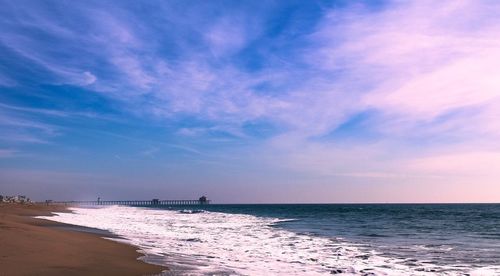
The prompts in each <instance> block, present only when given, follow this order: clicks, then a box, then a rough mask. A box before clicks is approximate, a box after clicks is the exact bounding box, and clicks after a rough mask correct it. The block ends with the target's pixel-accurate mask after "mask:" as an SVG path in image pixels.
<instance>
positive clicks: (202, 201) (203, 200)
mask: <svg viewBox="0 0 500 276" xmlns="http://www.w3.org/2000/svg"><path fill="white" fill-rule="evenodd" d="M198 201H199V202H200V204H206V203H207V197H206V196H202V197H200V198H199V199H198Z"/></svg>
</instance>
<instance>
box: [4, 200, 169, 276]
mask: <svg viewBox="0 0 500 276" xmlns="http://www.w3.org/2000/svg"><path fill="white" fill-rule="evenodd" d="M65 210H66V209H65V208H64V207H63V206H44V205H20V204H0V275H155V274H159V273H161V271H162V270H166V269H167V268H165V267H160V266H155V265H150V264H146V263H144V262H142V261H140V260H137V258H138V257H139V256H140V254H139V253H138V252H137V251H136V248H134V247H132V246H129V245H126V244H122V243H118V242H114V241H110V240H106V239H103V238H102V237H103V236H107V235H110V234H109V233H106V232H102V233H99V232H96V231H93V230H92V229H85V228H79V227H76V226H72V225H67V224H62V223H57V222H52V221H47V220H43V219H35V218H33V216H45V215H50V212H53V211H58V212H61V211H65Z"/></svg>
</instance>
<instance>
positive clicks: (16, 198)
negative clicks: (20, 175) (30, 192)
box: [0, 195, 31, 203]
mask: <svg viewBox="0 0 500 276" xmlns="http://www.w3.org/2000/svg"><path fill="white" fill-rule="evenodd" d="M0 202H6V203H31V200H30V199H29V198H28V197H26V196H24V195H17V196H0Z"/></svg>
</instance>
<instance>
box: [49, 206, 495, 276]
mask: <svg viewBox="0 0 500 276" xmlns="http://www.w3.org/2000/svg"><path fill="white" fill-rule="evenodd" d="M72 210H73V213H59V214H57V216H53V217H45V218H47V219H50V220H55V221H59V222H64V223H70V224H75V225H81V226H86V227H93V228H98V229H103V230H108V231H110V232H112V233H114V234H116V235H118V236H121V237H123V239H124V240H121V241H122V242H127V243H130V244H133V245H135V246H137V247H139V248H140V249H141V252H142V253H144V254H145V255H146V257H145V260H146V261H148V262H153V263H158V264H164V265H167V266H168V267H169V268H170V269H171V270H170V271H169V272H168V273H166V274H167V275H332V274H338V275H366V276H371V275H500V204H255V205H250V204H245V205H204V206H198V207H182V208H168V209H155V208H144V207H124V206H109V207H103V208H72Z"/></svg>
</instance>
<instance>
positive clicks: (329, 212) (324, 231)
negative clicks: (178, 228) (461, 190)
mask: <svg viewBox="0 0 500 276" xmlns="http://www.w3.org/2000/svg"><path fill="white" fill-rule="evenodd" d="M199 208H201V209H204V210H207V211H214V212H224V213H237V214H249V215H254V216H261V217H273V218H280V219H286V220H287V221H284V222H280V223H278V224H276V225H275V227H281V228H285V229H287V230H290V231H294V232H298V233H301V234H304V235H318V236H324V237H330V238H341V239H344V240H346V241H350V242H354V243H356V244H359V245H360V246H362V247H364V248H365V249H368V250H370V249H373V250H376V251H378V252H381V253H382V254H383V255H385V256H387V257H391V258H400V259H404V260H405V263H404V264H405V265H410V266H411V265H412V264H411V262H412V260H413V259H415V261H416V260H420V261H421V260H426V261H427V262H428V263H430V264H435V265H454V266H457V265H458V266H460V265H461V264H463V265H464V266H465V265H467V266H472V267H489V266H499V265H500V204H283V205H281V204H269V205H267V204H263V205H209V206H203V207H199Z"/></svg>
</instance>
